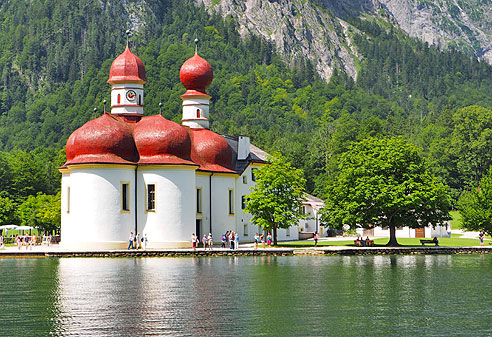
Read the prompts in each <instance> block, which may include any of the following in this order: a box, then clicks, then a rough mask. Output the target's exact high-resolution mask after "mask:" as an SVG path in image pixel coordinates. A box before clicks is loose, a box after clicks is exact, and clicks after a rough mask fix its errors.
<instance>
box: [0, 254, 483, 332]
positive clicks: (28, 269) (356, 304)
mask: <svg viewBox="0 0 492 337" xmlns="http://www.w3.org/2000/svg"><path fill="white" fill-rule="evenodd" d="M0 271H1V272H0V335H1V336H49V335H52V336H144V335H145V336H165V335H170V336H190V335H201V336H210V335H218V336H416V335H423V336H490V335H492V299H491V296H490V294H491V291H492V255H427V256H300V257H296V256H285V257H280V256H279V257H274V256H261V257H201V258H157V257H156V258H114V259H113V258H61V259H55V258H25V259H0Z"/></svg>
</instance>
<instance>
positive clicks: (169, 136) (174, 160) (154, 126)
mask: <svg viewBox="0 0 492 337" xmlns="http://www.w3.org/2000/svg"><path fill="white" fill-rule="evenodd" d="M133 130H134V132H133V136H134V138H135V144H136V146H137V149H138V152H139V154H140V160H139V162H138V163H139V164H143V165H145V164H185V165H196V164H195V163H193V162H192V161H191V157H190V155H191V138H190V135H189V134H188V130H187V128H186V127H184V126H182V125H181V124H178V123H175V122H172V121H170V120H167V119H165V118H164V117H162V116H161V115H154V116H148V117H143V118H142V119H141V120H140V121H139V122H138V123H137V124H135V126H134V129H133Z"/></svg>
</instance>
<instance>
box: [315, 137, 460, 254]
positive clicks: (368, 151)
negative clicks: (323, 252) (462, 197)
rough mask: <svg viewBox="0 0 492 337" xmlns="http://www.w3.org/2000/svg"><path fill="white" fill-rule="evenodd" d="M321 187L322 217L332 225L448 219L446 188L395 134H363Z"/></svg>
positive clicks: (387, 224) (387, 225)
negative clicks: (323, 192)
mask: <svg viewBox="0 0 492 337" xmlns="http://www.w3.org/2000/svg"><path fill="white" fill-rule="evenodd" d="M338 168H339V174H338V176H337V177H336V179H334V180H333V183H332V184H331V186H328V187H327V191H328V192H327V196H326V207H325V210H324V214H323V220H324V221H326V222H327V223H328V224H330V225H331V226H334V227H338V228H341V227H342V226H343V225H344V224H347V225H350V226H351V227H352V228H356V227H358V226H361V227H363V228H372V227H376V226H381V227H384V228H389V229H390V241H389V242H388V245H391V246H394V245H398V242H397V240H396V227H399V226H409V227H411V228H418V227H425V226H427V225H428V224H432V225H438V224H442V223H443V222H444V221H446V220H448V219H449V212H448V208H449V202H450V198H449V195H448V192H447V187H446V186H445V185H443V184H442V183H439V182H438V181H437V178H436V177H434V176H433V175H432V174H431V173H430V171H429V169H428V168H427V165H426V164H425V162H424V160H423V158H422V157H421V156H420V154H419V149H418V148H417V147H416V146H414V145H412V144H410V143H408V142H406V141H405V140H403V139H402V138H400V137H397V138H367V139H365V140H362V141H361V142H359V143H357V144H355V145H354V146H352V147H351V148H350V149H349V150H348V151H347V152H345V153H344V154H343V155H342V156H341V158H340V160H339V164H338Z"/></svg>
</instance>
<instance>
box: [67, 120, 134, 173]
mask: <svg viewBox="0 0 492 337" xmlns="http://www.w3.org/2000/svg"><path fill="white" fill-rule="evenodd" d="M66 152H67V162H66V163H65V165H64V166H66V165H71V164H136V163H137V161H138V152H137V148H136V146H135V142H134V140H133V134H132V129H131V127H130V126H128V125H127V124H126V123H125V122H124V121H122V120H120V119H119V118H118V117H115V116H111V115H109V114H106V113H105V114H103V115H102V116H101V117H99V118H97V119H93V120H91V121H89V122H87V123H85V124H84V125H82V126H81V127H80V128H78V129H77V130H75V131H74V132H73V133H72V134H71V135H70V137H69V138H68V141H67V146H66Z"/></svg>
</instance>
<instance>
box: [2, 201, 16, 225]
mask: <svg viewBox="0 0 492 337" xmlns="http://www.w3.org/2000/svg"><path fill="white" fill-rule="evenodd" d="M16 222H17V205H16V204H15V202H13V201H12V200H11V199H10V198H8V197H4V198H2V197H0V225H10V224H14V223H16Z"/></svg>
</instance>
